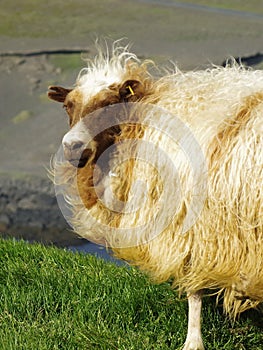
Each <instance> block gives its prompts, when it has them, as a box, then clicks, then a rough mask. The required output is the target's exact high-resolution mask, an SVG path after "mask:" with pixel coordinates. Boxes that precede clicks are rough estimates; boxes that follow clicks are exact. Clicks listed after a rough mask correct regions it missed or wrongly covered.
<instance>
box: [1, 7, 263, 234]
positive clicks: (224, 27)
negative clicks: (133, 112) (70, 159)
mask: <svg viewBox="0 0 263 350" xmlns="http://www.w3.org/2000/svg"><path fill="white" fill-rule="evenodd" d="M27 2H29V3H31V2H30V1H27ZM56 2H57V3H60V1H56ZM78 2H79V1H76V2H75V7H76V6H77V4H78ZM193 2H195V3H197V1H193ZM6 3H7V5H6V9H7V10H10V7H8V6H9V5H8V2H6ZM95 3H96V4H97V5H96V7H94V6H95V5H94V4H95ZM164 3H165V4H164ZM164 3H162V2H161V1H134V2H133V1H127V2H125V4H124V2H122V1H117V0H112V1H109V2H107V5H106V3H105V1H101V2H100V1H96V2H94V1H87V6H89V11H87V12H86V11H84V10H83V9H81V8H79V9H77V10H76V9H75V7H74V11H75V12H74V11H73V10H70V9H67V8H66V6H65V8H64V9H63V7H61V11H60V16H58V17H57V20H53V19H52V18H53V17H52V13H51V14H50V16H51V17H52V18H51V17H50V21H49V20H48V19H47V17H45V18H46V26H47V28H48V31H47V30H46V31H44V30H43V28H42V27H41V25H42V24H41V22H40V20H39V19H37V20H35V22H34V18H33V17H32V25H31V27H32V31H30V28H31V27H30V23H29V24H28V23H26V20H25V21H24V23H23V22H21V24H20V27H19V26H18V29H17V33H16V32H14V29H12V23H11V24H10V19H9V22H8V23H9V27H8V28H7V27H5V28H4V27H3V26H4V24H3V23H4V22H2V27H0V29H1V28H2V30H1V31H0V43H1V45H0V81H1V94H0V123H1V128H0V144H1V152H0V175H1V176H2V175H3V176H5V177H8V178H12V177H14V178H20V179H26V180H25V181H30V177H31V176H32V177H34V178H41V179H42V178H45V179H46V178H47V176H46V169H45V168H46V167H48V166H49V160H50V157H51V155H52V154H54V153H55V152H56V151H57V150H58V148H59V146H60V142H61V139H62V137H63V135H64V133H65V132H66V130H67V128H68V126H67V118H66V115H65V112H64V111H63V110H62V108H61V106H60V105H58V104H56V103H53V102H51V101H48V99H47V97H46V91H47V87H48V85H50V84H53V83H59V84H61V85H66V86H71V85H73V83H74V80H75V79H76V76H77V73H78V71H79V70H80V68H82V66H84V65H85V63H84V62H83V63H81V61H78V58H76V55H73V56H72V55H63V56H58V55H57V56H55V55H52V56H50V55H47V54H43V55H39V56H31V57H23V56H20V57H18V56H15V55H14V56H8V57H5V56H3V54H4V53H7V52H10V51H13V52H23V51H28V50H29V51H30V50H32V51H35V50H39V49H42V50H45V49H51V48H54V49H60V48H69V49H70V48H75V47H82V48H83V49H85V48H86V49H88V50H89V55H90V57H92V56H93V55H94V54H95V51H94V48H93V43H94V38H95V37H100V36H103V37H110V38H112V39H119V38H123V37H126V38H127V39H126V40H125V41H124V43H128V42H132V43H133V49H134V51H135V52H136V53H137V54H138V55H139V56H140V57H149V58H153V59H155V60H156V61H157V62H159V63H160V64H162V65H169V60H173V61H174V62H176V63H177V64H178V66H179V68H180V69H181V70H189V69H204V68H206V67H209V66H210V65H211V63H214V64H221V63H222V62H223V61H224V60H225V59H226V58H227V57H229V56H234V57H244V56H253V55H255V54H256V53H258V52H261V53H262V52H263V15H262V13H259V14H258V15H252V16H247V15H242V14H241V15H240V14H239V13H238V12H237V13H236V12H231V11H230V12H226V13H224V12H220V11H219V12H217V11H214V12H213V11H212V12H209V11H206V10H204V9H202V8H194V7H193V8H188V7H180V6H179V7H178V6H176V2H174V3H173V2H172V1H170V2H169V1H165V2H164ZM171 3H173V4H171ZM259 3H260V2H259ZM19 4H21V2H19ZM81 4H82V5H80V6H84V5H83V2H81ZM164 5H165V6H164ZM32 6H33V5H32ZM92 6H93V7H92ZM125 6H126V7H125ZM92 9H93V10H92ZM7 10H6V11H7ZM256 10H257V9H255V13H257V11H256ZM261 10H262V8H261ZM10 11H11V10H10ZM22 11H23V10H22ZM27 11H29V10H28V9H26V8H25V9H24V12H25V13H24V15H26V12H27ZM30 11H32V8H30ZM63 11H64V12H65V13H64V12H63ZM67 11H71V12H70V13H67ZM76 11H77V12H76ZM92 11H94V15H93V13H92ZM95 12H96V13H95ZM10 13H11V12H10ZM10 13H9V12H8V13H7V15H6V16H11V15H10ZM30 13H31V12H30ZM16 15H17V12H15V11H14V21H15V20H16V18H15V16H16ZM22 15H23V12H22ZM22 15H20V16H22ZM95 15H96V16H95ZM85 16H86V17H85ZM121 16H122V17H121ZM10 18H11V19H12V17H10ZM21 18H22V17H21ZM25 18H27V17H26V16H25ZM85 18H87V20H85ZM78 23H80V26H79V27H78ZM26 24H28V26H29V27H28V28H27V27H26ZM13 25H14V23H13ZM63 26H64V30H63ZM3 28H4V29H3ZM6 28H7V29H6ZM19 28H20V29H19ZM42 31H43V36H41V33H42ZM52 33H53V34H52ZM16 34H17V35H16ZM73 58H74V59H73ZM260 61H261V60H259V61H258V62H256V63H257V64H258V65H257V66H256V68H257V67H259V68H263V65H262V62H260ZM0 182H1V181H0ZM0 186H2V187H3V186H4V185H3V183H2V184H1V183H0ZM5 186H6V185H5ZM36 186H37V185H36ZM1 192H2V193H3V188H1V187H0V197H1ZM5 192H8V191H5ZM10 200H11V199H10ZM2 211H4V209H3V208H2ZM1 214H5V213H4V212H2V213H0V216H1ZM0 219H1V218H0ZM0 221H1V220H0ZM0 224H1V222H0ZM9 224H10V223H9ZM10 225H11V224H10ZM2 227H3V226H2ZM6 227H8V225H7V226H6ZM0 228H1V225H0Z"/></svg>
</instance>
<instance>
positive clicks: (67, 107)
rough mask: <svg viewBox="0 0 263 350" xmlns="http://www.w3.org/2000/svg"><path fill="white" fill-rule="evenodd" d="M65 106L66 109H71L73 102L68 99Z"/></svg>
mask: <svg viewBox="0 0 263 350" xmlns="http://www.w3.org/2000/svg"><path fill="white" fill-rule="evenodd" d="M63 108H64V109H66V111H70V110H72V108H73V102H71V101H68V102H67V103H64V105H63Z"/></svg>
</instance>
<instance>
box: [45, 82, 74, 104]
mask: <svg viewBox="0 0 263 350" xmlns="http://www.w3.org/2000/svg"><path fill="white" fill-rule="evenodd" d="M70 91H72V89H65V88H63V87H62V86H54V85H52V86H49V87H48V93H47V95H48V97H49V98H50V99H51V100H54V101H57V102H64V101H65V99H66V97H67V95H68V93H70Z"/></svg>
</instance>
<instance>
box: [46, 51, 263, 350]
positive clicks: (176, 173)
mask: <svg viewBox="0 0 263 350" xmlns="http://www.w3.org/2000/svg"><path fill="white" fill-rule="evenodd" d="M87 64H88V67H87V68H84V69H82V70H81V72H80V74H79V76H78V78H77V81H76V85H75V87H74V88H73V89H66V88H63V87H61V86H51V87H50V88H49V92H48V96H49V97H50V98H51V99H52V100H55V101H58V102H61V103H63V107H64V108H65V109H66V111H67V114H68V116H69V124H70V130H69V132H68V133H67V134H66V135H65V136H64V138H63V140H62V148H61V150H60V153H59V152H58V154H60V155H59V156H57V157H56V158H55V159H54V164H53V174H54V178H53V181H54V182H55V184H56V186H57V188H58V189H60V190H61V191H62V193H63V195H64V197H65V200H66V202H67V204H68V205H69V206H70V208H71V210H72V216H71V217H68V220H69V222H70V224H71V225H72V226H73V228H74V230H75V231H76V233H77V234H79V235H80V236H82V237H84V238H87V239H89V240H91V241H94V242H96V243H99V244H104V245H106V246H107V247H108V248H110V249H111V250H112V252H113V254H114V255H115V256H116V257H118V258H121V259H123V260H125V261H127V262H129V263H130V264H133V265H135V266H137V267H138V268H140V269H141V270H142V271H144V272H145V273H147V274H148V275H149V276H150V278H151V279H152V280H153V281H154V282H155V283H161V282H164V281H168V280H169V281H172V287H173V288H176V289H177V290H178V291H179V292H180V293H186V294H187V297H188V304H189V315H188V331H187V337H186V341H185V344H184V348H183V349H184V350H190V349H191V350H198V349H199V350H200V349H204V344H203V340H202V335H201V303H202V295H203V293H204V290H211V291H213V293H216V294H217V295H218V297H219V296H221V297H222V298H223V305H224V310H225V312H226V313H227V314H229V315H230V316H231V317H233V318H235V317H236V316H237V315H238V314H240V313H241V312H243V311H245V310H247V309H249V308H256V307H257V306H258V304H259V303H261V302H262V301H263V246H262V245H263V194H262V193H263V191H262V183H263V151H262V150H263V127H262V125H263V123H262V120H263V119H262V118H263V71H260V70H251V69H246V68H244V67H242V66H240V65H237V64H235V63H233V64H231V65H230V64H229V65H227V66H226V67H217V66H212V67H211V68H210V69H206V70H200V71H189V72H184V73H183V72H181V71H180V70H179V69H178V68H176V69H175V71H174V72H166V71H165V72H164V73H162V71H161V70H160V69H159V68H158V67H156V66H155V65H154V63H153V62H151V61H148V60H145V61H143V62H141V61H140V60H139V59H138V57H137V56H136V55H135V54H132V53H130V52H129V50H128V48H127V47H125V48H121V47H116V46H115V47H113V50H112V55H109V54H106V55H104V54H103V53H102V52H100V53H99V54H98V56H97V57H96V58H95V59H94V61H93V62H88V63H87ZM155 72H157V73H155ZM160 72H161V73H162V74H160ZM151 162H152V164H151ZM138 179H139V180H140V181H138ZM142 181H144V182H145V184H144V185H143V184H142ZM134 182H135V186H133V183H134ZM146 192H147V194H146ZM113 193H114V195H113ZM142 203H143V204H142ZM141 204H142V205H141Z"/></svg>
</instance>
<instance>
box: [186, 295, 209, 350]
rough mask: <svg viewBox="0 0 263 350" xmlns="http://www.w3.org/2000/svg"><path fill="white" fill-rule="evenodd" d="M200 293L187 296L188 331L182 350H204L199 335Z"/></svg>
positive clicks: (200, 335)
mask: <svg viewBox="0 0 263 350" xmlns="http://www.w3.org/2000/svg"><path fill="white" fill-rule="evenodd" d="M202 294H203V293H202V291H199V292H197V293H194V294H188V308H189V309H188V330H187V337H186V341H185V344H184V347H183V350H204V344H203V340H202V334H201V308H202Z"/></svg>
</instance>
